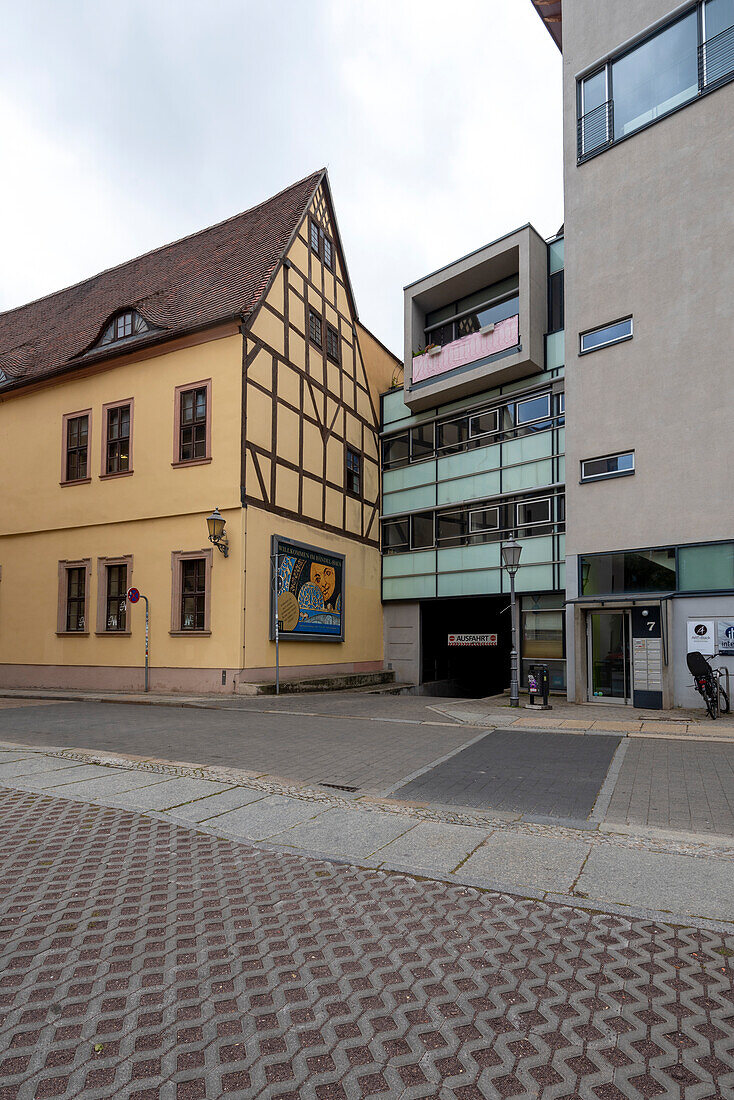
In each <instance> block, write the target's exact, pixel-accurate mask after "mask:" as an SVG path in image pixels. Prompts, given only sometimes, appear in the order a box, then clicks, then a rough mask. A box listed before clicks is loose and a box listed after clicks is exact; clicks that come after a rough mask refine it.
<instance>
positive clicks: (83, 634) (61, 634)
mask: <svg viewBox="0 0 734 1100" xmlns="http://www.w3.org/2000/svg"><path fill="white" fill-rule="evenodd" d="M56 637H57V638H88V637H89V631H88V630H57V631H56Z"/></svg>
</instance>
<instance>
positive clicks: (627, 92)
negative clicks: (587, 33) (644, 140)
mask: <svg viewBox="0 0 734 1100" xmlns="http://www.w3.org/2000/svg"><path fill="white" fill-rule="evenodd" d="M612 88H613V89H614V137H615V138H616V139H618V138H620V137H624V135H625V134H631V133H633V132H634V131H635V130H639V128H640V127H641V126H644V125H645V124H646V123H648V122H652V121H654V120H655V119H656V118H659V117H660V116H661V115H664V114H667V113H668V111H672V110H673V109H674V108H675V107H678V106H680V104H681V103H686V102H687V101H688V100H689V99H693V98H694V96H696V95H698V15H697V12H696V11H692V12H691V13H690V15H687V16H685V17H684V18H683V19H679V20H678V22H677V23H673V24H672V26H670V27H667V28H666V29H665V30H663V31H661V32H660V34H656V35H655V37H654V38H650V39H648V40H647V42H643V43H642V45H640V46H638V47H637V48H636V49H633V50H631V51H630V52H629V53H628V54H625V55H624V57H620V58H619V60H618V61H615V62H614V63H613V65H612Z"/></svg>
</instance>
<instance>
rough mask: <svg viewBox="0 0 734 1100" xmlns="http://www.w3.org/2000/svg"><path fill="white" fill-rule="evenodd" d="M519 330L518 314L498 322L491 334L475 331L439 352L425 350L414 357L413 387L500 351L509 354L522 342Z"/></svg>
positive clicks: (492, 327)
mask: <svg viewBox="0 0 734 1100" xmlns="http://www.w3.org/2000/svg"><path fill="white" fill-rule="evenodd" d="M519 331H520V316H519V314H517V313H516V314H514V315H513V316H512V317H506V318H505V319H504V320H502V321H497V322H496V324H494V325H493V326H491V331H488V332H482V331H481V330H480V331H479V332H472V333H470V334H469V336H462V337H460V338H459V339H458V340H452V342H451V343H450V344H444V346H443V347H442V348H440V349H439V350H432V351H424V352H423V354H422V355H415V356H413V373H412V376H411V381H412V383H413V385H415V384H416V383H418V382H428V381H430V380H432V379H434V378H437V377H439V376H440V375H443V374H448V373H449V372H450V371H454V370H456V369H457V368H458V367H464V366H468V365H469V364H470V363H474V362H476V361H477V360H480V359H486V358H488V357H489V356H490V355H496V354H498V353H499V352H503V351H510V350H511V349H512V348H516V347H518V345H519V343H520V336H519Z"/></svg>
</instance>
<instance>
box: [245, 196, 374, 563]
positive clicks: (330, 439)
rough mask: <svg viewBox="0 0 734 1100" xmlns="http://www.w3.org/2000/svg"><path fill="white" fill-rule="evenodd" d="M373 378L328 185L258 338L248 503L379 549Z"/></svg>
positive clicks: (311, 211) (259, 323) (254, 334)
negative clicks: (361, 338) (364, 349)
mask: <svg viewBox="0 0 734 1100" xmlns="http://www.w3.org/2000/svg"><path fill="white" fill-rule="evenodd" d="M367 372H368V366H367V365H366V364H365V359H364V355H363V350H362V347H361V343H360V338H359V329H358V322H357V312H356V308H355V305H354V298H353V294H352V290H351V286H350V283H349V275H348V273H347V268H346V264H345V261H344V256H343V251H342V247H341V242H340V238H339V231H338V227H337V224H336V219H335V216H334V213H333V206H332V202H331V195H330V191H329V185H328V181H327V178H326V175H325V174H324V176H323V178H322V180H321V181H320V183H319V185H318V187H317V188H316V190H315V193H314V196H313V199H312V201H311V202H310V204H309V206H308V209H307V210H306V211H305V213H304V217H303V219H302V221H301V223H300V225H299V227H298V229H297V231H296V233H295V235H294V238H293V240H292V242H291V243H290V247H289V248H288V250H287V252H286V255H285V259H284V263H283V264H282V266H281V267H280V269H279V270H278V272H277V274H276V276H275V278H274V280H273V282H272V286H271V287H270V289H269V290H268V292H267V294H266V296H265V298H264V300H263V302H262V305H261V308H260V310H259V312H258V314H257V316H256V317H255V318H254V319H253V321H252V322H251V324H250V325H249V328H248V333H247V353H246V363H245V382H246V386H245V429H244V471H243V476H244V480H243V485H244V495H245V499H246V501H247V503H248V504H251V505H255V506H260V507H263V508H266V509H268V510H269V511H272V512H275V513H278V514H281V515H284V516H290V517H292V518H299V519H301V520H302V521H303V522H306V523H309V524H311V525H312V526H314V527H317V528H322V529H324V530H329V531H333V532H335V533H336V532H338V533H339V534H340V535H346V536H347V537H349V538H353V539H356V540H359V541H362V542H365V543H368V544H370V545H372V546H377V545H378V542H379V536H378V527H377V510H378V500H379V460H378V415H377V409H376V407H375V399H374V396H373V393H372V392H371V389H370V382H369V379H368V373H367ZM357 466H359V469H357Z"/></svg>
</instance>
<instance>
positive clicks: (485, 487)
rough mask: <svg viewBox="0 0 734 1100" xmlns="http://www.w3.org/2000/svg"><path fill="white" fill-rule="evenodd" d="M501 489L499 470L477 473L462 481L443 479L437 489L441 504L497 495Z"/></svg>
mask: <svg viewBox="0 0 734 1100" xmlns="http://www.w3.org/2000/svg"><path fill="white" fill-rule="evenodd" d="M499 491H500V474H499V470H494V471H489V472H488V473H486V474H475V475H474V476H473V477H467V478H464V479H463V480H462V481H443V482H440V483H439V485H438V489H437V496H438V503H439V504H453V503H455V502H456V501H457V500H479V499H481V498H482V497H491V496H495V494H496V493H499Z"/></svg>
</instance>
